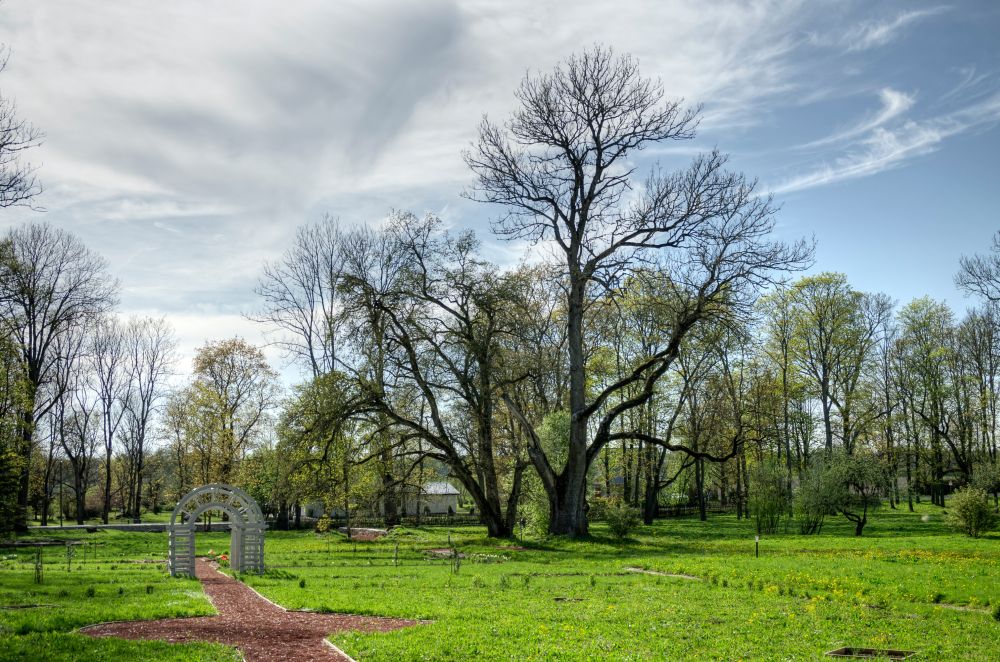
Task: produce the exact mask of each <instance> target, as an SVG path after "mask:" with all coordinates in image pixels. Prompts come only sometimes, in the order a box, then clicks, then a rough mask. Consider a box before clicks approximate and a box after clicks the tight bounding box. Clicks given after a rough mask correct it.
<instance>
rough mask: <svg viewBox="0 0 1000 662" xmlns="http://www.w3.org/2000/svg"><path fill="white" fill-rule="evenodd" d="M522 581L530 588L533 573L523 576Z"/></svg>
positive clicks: (525, 586)
mask: <svg viewBox="0 0 1000 662" xmlns="http://www.w3.org/2000/svg"><path fill="white" fill-rule="evenodd" d="M521 582H522V583H523V584H524V588H528V586H530V585H531V575H525V576H524V577H521Z"/></svg>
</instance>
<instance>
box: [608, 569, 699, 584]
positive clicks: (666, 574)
mask: <svg viewBox="0 0 1000 662" xmlns="http://www.w3.org/2000/svg"><path fill="white" fill-rule="evenodd" d="M623 570H625V571H626V572H638V573H641V574H643V575H656V576H657V577H675V578H677V579H690V580H691V581H698V582H700V581H702V579H701V577H695V576H694V575H685V574H683V573H677V572H660V571H659V570H647V569H646V568H636V567H633V566H625V567H624V568H623Z"/></svg>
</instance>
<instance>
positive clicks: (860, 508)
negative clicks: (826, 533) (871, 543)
mask: <svg viewBox="0 0 1000 662" xmlns="http://www.w3.org/2000/svg"><path fill="white" fill-rule="evenodd" d="M826 467H827V471H829V472H830V474H831V475H830V476H829V477H828V480H829V481H830V484H831V485H832V486H833V487H834V488H835V489H836V492H835V493H834V495H833V496H834V497H835V498H834V500H833V503H834V506H835V507H836V509H837V510H838V511H839V512H840V513H841V514H842V515H843V516H844V517H846V518H847V519H848V521H850V522H852V523H853V524H854V535H856V536H860V535H861V534H862V533H863V532H864V528H865V525H867V524H868V515H869V513H871V512H872V511H874V510H875V509H877V508H879V507H880V506H881V505H882V497H883V496H884V495H885V494H886V493H887V491H888V488H889V477H888V476H887V475H886V471H885V467H884V466H883V464H882V462H881V460H880V459H879V458H878V457H877V456H875V455H874V454H873V453H870V452H867V451H863V452H858V453H854V454H853V455H847V454H846V453H844V452H841V451H837V452H834V453H832V454H831V456H830V458H829V459H828V460H827V462H826Z"/></svg>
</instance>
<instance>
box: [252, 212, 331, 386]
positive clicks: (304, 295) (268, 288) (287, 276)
mask: <svg viewBox="0 0 1000 662" xmlns="http://www.w3.org/2000/svg"><path fill="white" fill-rule="evenodd" d="M342 241H343V239H342V236H341V231H340V228H339V226H338V224H337V221H336V220H334V219H332V218H330V217H327V218H324V219H323V220H322V221H321V222H319V223H316V224H311V225H305V226H303V227H300V228H299V229H298V230H297V231H296V233H295V240H294V241H293V243H292V246H291V248H289V249H288V250H287V251H286V252H285V254H284V255H283V256H282V257H281V259H280V260H278V261H276V262H273V263H269V264H265V265H264V274H263V276H262V277H261V279H260V283H259V284H258V285H257V288H256V292H257V294H258V295H259V296H260V297H261V298H262V299H263V300H264V307H263V309H262V310H261V311H260V312H258V313H256V314H254V315H251V316H250V319H253V320H254V321H257V322H262V323H264V324H267V325H269V326H271V327H272V328H273V329H275V330H276V331H277V333H279V334H280V335H279V337H277V338H276V340H275V342H276V344H277V345H278V346H280V347H281V348H282V349H283V350H285V352H286V353H287V354H288V355H289V356H291V357H292V358H293V359H294V360H295V361H296V362H298V363H300V364H301V365H304V366H306V367H307V369H308V370H310V371H311V373H312V376H313V377H314V378H315V377H319V376H320V375H323V374H326V373H328V372H330V371H331V370H333V369H334V367H335V358H336V346H337V328H338V306H337V285H338V283H339V281H340V272H341V270H342V266H341V255H342V251H341V244H342Z"/></svg>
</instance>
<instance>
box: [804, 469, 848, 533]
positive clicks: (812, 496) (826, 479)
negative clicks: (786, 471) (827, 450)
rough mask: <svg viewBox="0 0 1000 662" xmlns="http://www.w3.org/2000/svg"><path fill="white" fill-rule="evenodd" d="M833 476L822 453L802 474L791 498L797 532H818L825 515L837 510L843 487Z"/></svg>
mask: <svg viewBox="0 0 1000 662" xmlns="http://www.w3.org/2000/svg"><path fill="white" fill-rule="evenodd" d="M834 478H835V477H834V476H833V474H832V472H830V471H828V470H827V465H826V464H825V463H824V462H823V456H822V455H820V456H818V457H816V458H815V459H814V460H813V462H812V463H811V464H810V465H809V468H808V469H806V472H805V473H804V474H803V475H802V480H801V481H799V488H798V490H797V491H796V492H795V498H794V500H793V504H794V510H795V520H796V522H798V525H799V533H802V534H805V535H809V534H813V533H819V532H820V531H821V530H822V529H823V520H824V519H826V516H827V515H830V514H833V513H836V512H837V504H838V503H839V502H840V501H841V500H842V496H843V489H842V486H840V485H838V484H837V483H836V481H835V480H834Z"/></svg>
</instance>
